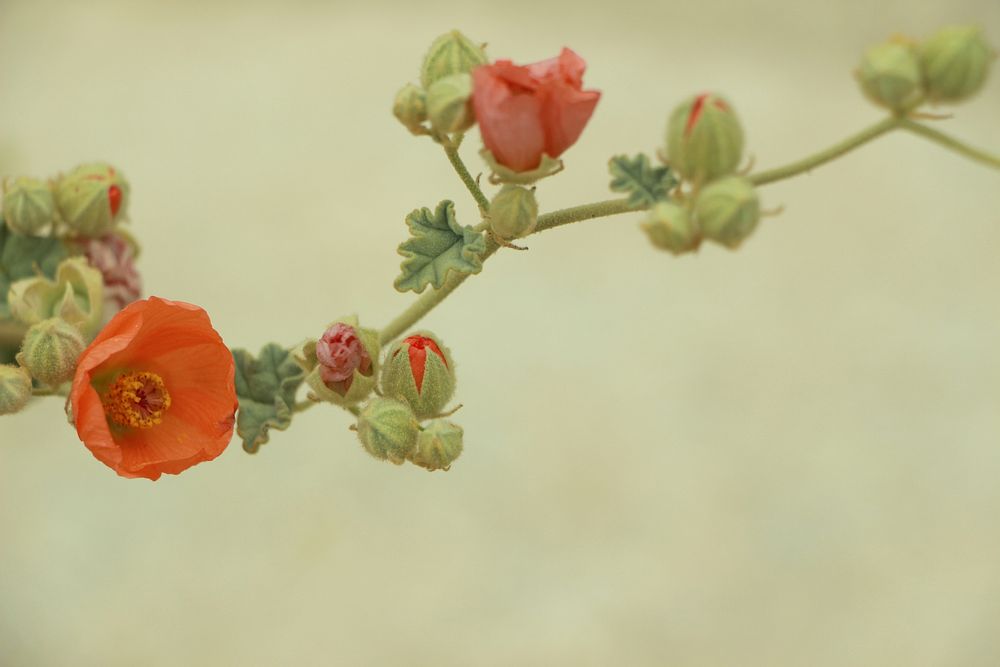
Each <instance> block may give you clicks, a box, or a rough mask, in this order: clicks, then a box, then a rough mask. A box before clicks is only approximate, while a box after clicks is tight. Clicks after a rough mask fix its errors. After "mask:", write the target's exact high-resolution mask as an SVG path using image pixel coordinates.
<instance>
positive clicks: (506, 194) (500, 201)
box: [489, 185, 538, 241]
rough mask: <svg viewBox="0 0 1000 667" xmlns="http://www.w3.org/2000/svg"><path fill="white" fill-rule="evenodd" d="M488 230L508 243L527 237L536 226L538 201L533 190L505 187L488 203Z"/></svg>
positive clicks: (518, 186)
mask: <svg viewBox="0 0 1000 667" xmlns="http://www.w3.org/2000/svg"><path fill="white" fill-rule="evenodd" d="M489 221H490V230H491V231H492V232H493V233H494V234H495V235H496V236H497V237H498V238H500V239H503V240H504V241H510V240H513V239H516V238H520V237H522V236H527V235H528V234H530V233H531V232H533V231H535V226H536V225H537V224H538V200H537V199H535V189H534V188H531V189H528V188H525V187H522V186H520V185H505V186H503V187H502V188H501V189H500V192H498V193H497V194H496V196H495V197H493V201H492V202H490V212H489Z"/></svg>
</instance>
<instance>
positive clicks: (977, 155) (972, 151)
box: [899, 118, 1000, 169]
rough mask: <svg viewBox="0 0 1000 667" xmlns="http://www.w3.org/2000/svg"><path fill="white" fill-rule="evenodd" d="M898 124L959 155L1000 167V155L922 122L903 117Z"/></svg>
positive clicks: (996, 167) (995, 167)
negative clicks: (964, 141)
mask: <svg viewBox="0 0 1000 667" xmlns="http://www.w3.org/2000/svg"><path fill="white" fill-rule="evenodd" d="M899 126H900V127H901V128H903V129H904V130H908V131H910V132H913V133H914V134H917V135H919V136H921V137H924V138H925V139H930V140H931V141H933V142H935V143H937V144H940V145H941V146H944V147H945V148H947V149H948V150H952V151H955V152H956V153H958V154H959V155H964V156H965V157H967V158H969V159H970V160H975V161H976V162H981V163H983V164H985V165H989V166H990V167H993V168H994V169H1000V157H997V156H996V155H992V154H990V153H987V152H986V151H984V150H980V149H978V148H975V147H973V146H970V145H968V144H966V143H963V142H961V141H959V140H958V139H954V138H952V137H950V136H948V135H947V134H945V133H944V132H940V131H938V130H935V129H934V128H932V127H928V126H927V125H924V124H923V123H917V122H914V121H912V120H910V119H909V118H904V119H903V120H902V121H900V123H899Z"/></svg>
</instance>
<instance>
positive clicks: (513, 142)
mask: <svg viewBox="0 0 1000 667" xmlns="http://www.w3.org/2000/svg"><path fill="white" fill-rule="evenodd" d="M586 68H587V64H586V63H585V62H584V60H583V58H581V57H580V56H578V55H577V54H576V53H574V52H573V51H571V50H570V49H563V50H562V53H560V54H559V56H558V57H556V58H551V59H549V60H543V61H541V62H537V63H533V64H531V65H524V66H521V65H515V64H514V63H512V62H511V61H509V60H498V61H496V62H495V63H493V64H491V65H482V66H480V67H477V68H476V69H474V70H473V72H472V80H473V91H472V105H473V108H474V109H475V112H476V122H478V123H479V130H480V132H481V133H482V136H483V144H484V145H485V146H486V149H487V150H488V151H489V152H490V153H491V154H492V157H493V160H494V161H496V162H497V163H498V164H500V165H502V166H504V167H507V168H508V169H511V170H512V171H515V172H525V171H531V170H533V169H536V168H537V167H539V165H540V164H541V163H542V157H543V155H547V156H549V157H550V158H557V157H559V156H560V155H562V154H563V153H564V152H565V151H566V149H568V148H569V147H570V146H572V145H573V144H574V143H576V140H577V139H578V138H579V137H580V134H581V133H582V132H583V128H584V127H585V126H586V125H587V121H589V120H590V116H591V114H593V113H594V107H596V106H597V101H598V100H599V99H600V98H601V93H599V92H598V91H596V90H583V72H584V70H585V69H586Z"/></svg>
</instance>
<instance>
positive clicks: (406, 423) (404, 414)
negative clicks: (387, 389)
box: [357, 397, 420, 465]
mask: <svg viewBox="0 0 1000 667" xmlns="http://www.w3.org/2000/svg"><path fill="white" fill-rule="evenodd" d="M357 428H358V439H359V440H361V444H362V446H363V447H364V448H365V451H367V452H368V453H369V454H371V455H372V456H374V457H375V458H377V459H381V460H383V461H391V462H393V463H395V464H396V465H399V464H401V463H402V462H403V461H405V460H406V458H407V457H408V456H410V455H411V454H412V453H413V450H414V448H415V447H416V445H417V434H418V433H419V432H420V424H419V423H418V422H417V418H416V416H415V415H414V414H413V411H412V410H410V406H408V405H407V404H406V403H404V402H403V401H397V400H396V399H393V398H379V397H376V398H373V399H372V400H371V401H370V402H369V403H368V405H366V406H365V407H364V408H363V409H362V410H361V413H360V414H359V415H358V427H357Z"/></svg>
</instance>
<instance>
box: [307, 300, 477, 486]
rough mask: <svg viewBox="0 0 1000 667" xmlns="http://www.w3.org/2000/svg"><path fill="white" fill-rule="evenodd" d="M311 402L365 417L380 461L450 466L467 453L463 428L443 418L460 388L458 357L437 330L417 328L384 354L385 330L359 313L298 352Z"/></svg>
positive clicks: (367, 439) (360, 427) (362, 426)
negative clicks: (363, 322) (368, 324)
mask: <svg viewBox="0 0 1000 667" xmlns="http://www.w3.org/2000/svg"><path fill="white" fill-rule="evenodd" d="M292 356H293V359H295V362H296V363H297V364H298V365H299V366H300V367H301V368H302V369H303V370H304V371H305V372H306V378H305V381H306V384H307V385H308V386H309V388H310V390H311V392H310V396H309V397H310V399H312V400H314V401H325V402H328V403H333V404H335V405H339V406H341V407H344V408H347V409H349V410H351V411H353V412H354V413H355V414H356V415H357V416H358V423H357V426H356V429H357V433H358V438H359V439H360V440H361V444H362V446H363V447H364V449H365V451H367V452H368V453H369V454H371V455H372V456H374V457H375V458H377V459H381V460H385V461H391V462H392V463H396V464H401V463H403V462H404V461H407V460H409V461H411V462H413V463H415V464H416V465H419V466H421V467H423V468H426V469H428V470H447V469H448V467H449V466H450V465H451V463H452V462H453V461H454V460H455V459H456V458H458V455H459V454H460V453H461V451H462V428H461V427H460V426H457V425H455V424H453V423H452V422H449V421H446V420H444V419H442V417H443V416H444V415H443V411H444V409H445V407H446V406H447V404H448V402H449V401H450V400H451V398H452V396H453V395H454V393H455V362H454V360H453V359H452V357H451V352H450V351H449V350H448V348H447V347H445V346H444V344H443V343H442V342H441V340H440V339H438V338H437V337H436V336H434V334H432V333H430V332H427V331H418V332H415V333H413V334H411V335H409V336H407V337H406V338H404V339H403V340H401V341H398V342H396V343H394V344H393V345H391V346H390V347H389V348H388V349H387V350H385V354H384V355H382V354H381V349H380V346H379V342H378V332H376V331H374V330H372V329H366V328H363V327H361V326H360V325H359V323H358V318H357V317H356V316H350V317H345V318H341V319H340V320H337V321H336V322H333V323H332V324H330V326H329V327H327V329H326V331H325V332H324V333H323V335H322V336H321V337H320V338H319V339H318V340H315V339H313V340H306V341H304V342H303V343H301V344H300V345H299V346H298V347H296V348H295V350H293V353H292Z"/></svg>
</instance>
